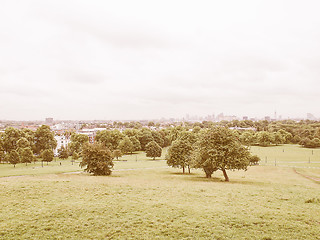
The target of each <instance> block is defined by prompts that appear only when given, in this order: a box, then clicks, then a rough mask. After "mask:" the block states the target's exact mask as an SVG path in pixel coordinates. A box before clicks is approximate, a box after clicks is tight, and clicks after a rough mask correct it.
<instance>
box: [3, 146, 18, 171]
mask: <svg viewBox="0 0 320 240" xmlns="http://www.w3.org/2000/svg"><path fill="white" fill-rule="evenodd" d="M5 161H7V162H9V163H11V164H13V167H16V164H18V163H19V162H20V156H19V153H18V152H17V151H16V150H12V151H10V152H8V153H7V154H6V156H5Z"/></svg>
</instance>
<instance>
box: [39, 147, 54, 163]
mask: <svg viewBox="0 0 320 240" xmlns="http://www.w3.org/2000/svg"><path fill="white" fill-rule="evenodd" d="M41 158H42V161H43V162H47V164H48V162H52V160H53V158H54V153H53V151H52V149H45V150H43V151H42V152H41Z"/></svg>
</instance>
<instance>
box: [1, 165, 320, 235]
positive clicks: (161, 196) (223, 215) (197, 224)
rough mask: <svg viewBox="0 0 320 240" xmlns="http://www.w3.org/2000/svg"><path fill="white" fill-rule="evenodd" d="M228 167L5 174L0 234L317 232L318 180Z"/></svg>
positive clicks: (275, 170)
mask: <svg viewBox="0 0 320 240" xmlns="http://www.w3.org/2000/svg"><path fill="white" fill-rule="evenodd" d="M157 162H161V161H154V162H153V163H157ZM228 173H229V176H230V180H231V182H229V183H227V182H223V181H222V180H223V176H222V174H221V173H219V172H217V173H215V174H214V176H213V178H212V179H206V178H204V174H203V172H202V171H200V170H196V171H193V173H192V174H190V175H189V174H186V175H183V174H181V169H172V168H168V169H163V168H155V169H139V170H131V171H114V172H113V173H112V175H111V176H104V177H102V176H100V177H97V176H90V175H89V174H86V173H78V174H50V175H38V176H23V177H7V178H0V192H1V195H0V209H1V211H0V239H111V238H112V239H320V237H319V236H320V214H319V209H320V203H319V202H317V199H319V193H320V185H319V184H317V183H315V182H313V181H311V180H309V179H306V178H304V177H303V176H301V175H299V174H297V173H295V172H294V171H293V169H291V168H281V167H273V166H253V167H250V168H249V170H248V171H246V172H244V171H235V172H228ZM319 201H320V200H319Z"/></svg>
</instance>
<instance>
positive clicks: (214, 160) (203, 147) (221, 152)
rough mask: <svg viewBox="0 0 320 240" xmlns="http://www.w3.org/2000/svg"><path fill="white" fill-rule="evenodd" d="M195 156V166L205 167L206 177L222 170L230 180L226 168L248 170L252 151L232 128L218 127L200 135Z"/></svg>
mask: <svg viewBox="0 0 320 240" xmlns="http://www.w3.org/2000/svg"><path fill="white" fill-rule="evenodd" d="M194 156H195V166H196V167H198V168H203V170H204V171H205V173H206V177H208V178H210V177H211V175H212V173H213V172H214V171H216V170H221V171H222V172H223V174H224V177H225V180H226V181H229V178H228V175H227V173H226V170H241V169H242V170H247V167H248V165H249V158H250V153H249V151H248V149H247V148H245V147H244V146H242V145H241V143H240V142H239V141H238V139H237V138H236V137H235V135H234V133H233V132H232V131H231V130H229V129H227V128H220V127H219V128H218V127H216V128H213V129H210V130H207V131H206V132H205V133H204V134H202V135H201V136H200V139H199V141H198V144H197V149H196V151H195V153H194Z"/></svg>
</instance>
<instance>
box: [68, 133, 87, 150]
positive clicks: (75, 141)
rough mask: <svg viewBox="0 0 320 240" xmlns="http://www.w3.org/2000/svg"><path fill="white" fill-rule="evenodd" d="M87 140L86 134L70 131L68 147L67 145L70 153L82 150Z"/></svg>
mask: <svg viewBox="0 0 320 240" xmlns="http://www.w3.org/2000/svg"><path fill="white" fill-rule="evenodd" d="M88 142H89V137H88V136H87V135H85V134H77V133H72V134H71V138H70V143H69V145H68V147H69V149H70V152H71V153H72V154H73V153H74V152H76V153H78V154H79V153H81V151H82V146H83V144H85V143H88Z"/></svg>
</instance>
